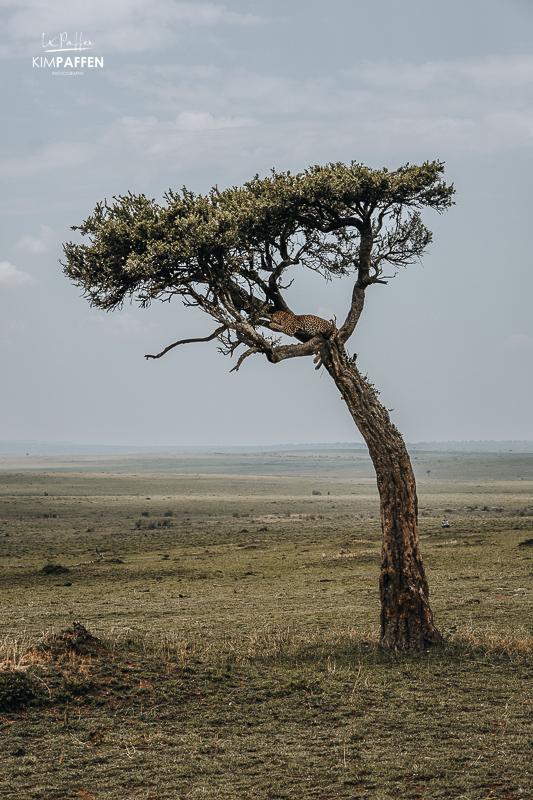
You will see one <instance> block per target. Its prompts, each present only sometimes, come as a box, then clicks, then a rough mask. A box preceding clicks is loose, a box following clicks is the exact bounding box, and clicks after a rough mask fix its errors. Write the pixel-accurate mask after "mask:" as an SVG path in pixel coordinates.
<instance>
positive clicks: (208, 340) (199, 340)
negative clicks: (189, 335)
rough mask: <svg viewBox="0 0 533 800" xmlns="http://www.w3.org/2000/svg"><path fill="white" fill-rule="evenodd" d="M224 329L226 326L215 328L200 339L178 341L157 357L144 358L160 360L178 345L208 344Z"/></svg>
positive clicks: (146, 356)
mask: <svg viewBox="0 0 533 800" xmlns="http://www.w3.org/2000/svg"><path fill="white" fill-rule="evenodd" d="M226 329H227V326H226V325H221V326H220V328H217V329H216V331H214V332H213V333H212V334H211V336H204V337H203V338H200V339H180V340H179V342H174V344H169V346H168V347H165V349H164V350H161V352H160V353H158V354H157V355H155V356H151V355H145V358H161V356H164V355H165V353H168V351H169V350H172V348H173V347H177V346H178V345H179V344H192V343H193V342H210V341H212V339H216V337H217V336H220V334H221V333H222V332H223V331H225V330H226Z"/></svg>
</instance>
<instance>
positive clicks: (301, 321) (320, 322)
mask: <svg viewBox="0 0 533 800" xmlns="http://www.w3.org/2000/svg"><path fill="white" fill-rule="evenodd" d="M270 328H271V330H273V331H280V332H281V333H286V334H287V336H296V335H297V334H298V333H303V334H307V335H308V336H318V334H322V335H323V336H327V337H329V336H332V335H333V334H334V333H336V332H337V327H336V325H335V323H334V322H328V321H327V320H326V319H322V317H314V316H313V315H312V314H300V315H298V314H292V313H291V312H290V311H274V313H273V314H271V315H270Z"/></svg>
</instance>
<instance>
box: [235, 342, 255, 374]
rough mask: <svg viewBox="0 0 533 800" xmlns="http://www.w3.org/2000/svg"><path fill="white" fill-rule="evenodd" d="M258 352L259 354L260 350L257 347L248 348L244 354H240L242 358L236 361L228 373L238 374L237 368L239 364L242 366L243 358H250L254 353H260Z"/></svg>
mask: <svg viewBox="0 0 533 800" xmlns="http://www.w3.org/2000/svg"><path fill="white" fill-rule="evenodd" d="M260 352H261V348H259V347H250V348H249V349H248V350H247V351H246V352H245V353H243V354H242V356H241V357H240V358H239V360H238V361H237V363H236V364H235V366H234V367H233V369H230V372H238V370H239V367H240V366H241V364H242V362H243V361H244V359H245V358H248V356H251V355H253V354H254V353H260Z"/></svg>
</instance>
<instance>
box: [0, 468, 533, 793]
mask: <svg viewBox="0 0 533 800" xmlns="http://www.w3.org/2000/svg"><path fill="white" fill-rule="evenodd" d="M447 455H448V454H439V455H438V456H435V457H434V460H433V461H432V460H431V459H430V458H429V456H426V455H425V454H424V460H423V463H422V465H421V467H423V470H424V471H425V470H426V469H430V470H431V475H430V478H429V479H428V478H425V477H423V474H422V476H420V475H419V494H420V508H421V515H420V537H421V548H422V552H423V556H424V562H425V565H426V570H427V572H428V578H429V582H430V589H431V604H432V608H433V611H434V614H435V618H436V622H437V625H438V627H439V628H440V629H441V630H442V631H443V633H444V634H445V637H446V644H445V645H444V646H443V647H440V648H436V649H433V650H431V651H430V652H427V653H420V654H405V653H383V652H381V651H380V650H379V649H378V647H377V640H378V622H379V601H378V591H377V580H378V576H379V552H380V526H379V519H378V504H377V495H376V491H375V482H374V480H373V479H372V478H371V477H369V476H367V475H365V474H363V473H364V470H365V469H366V465H365V464H364V463H363V462H361V464H360V465H359V467H358V466H357V462H355V461H354V462H353V464H352V470H353V472H354V473H355V477H354V478H350V477H349V476H348V475H347V470H349V466H350V465H349V463H348V461H347V459H346V458H344V457H343V458H342V459H340V463H339V464H338V465H337V466H338V471H337V473H335V469H334V466H333V467H332V466H331V463H332V460H331V459H330V460H328V461H326V462H324V463H325V467H324V468H323V471H324V473H325V474H322V475H321V474H320V459H318V461H317V463H314V464H313V470H314V473H313V474H308V472H309V469H310V467H309V464H310V463H311V462H310V461H308V460H305V458H307V457H305V458H304V457H303V458H302V460H301V461H298V459H297V458H294V454H292V455H291V457H290V458H291V460H289V456H287V459H286V460H285V461H284V460H283V458H282V457H281V456H279V454H278V456H279V460H280V462H281V463H280V465H279V472H280V475H279V476H276V475H274V474H268V473H269V470H270V466H269V465H268V464H267V467H268V469H267V470H266V472H267V474H263V475H239V474H237V473H234V474H231V473H230V474H217V473H216V472H213V474H207V475H194V474H187V473H182V474H170V473H168V472H164V471H161V472H159V473H143V472H142V471H141V470H140V469H138V467H139V465H138V464H137V463H136V464H135V468H136V469H138V474H132V473H130V472H127V469H126V468H127V461H124V462H123V466H124V467H125V470H124V472H123V473H121V474H118V473H112V474H111V473H106V474H102V471H101V470H100V471H96V469H94V470H93V471H92V472H88V473H81V472H79V473H71V472H68V470H65V471H59V472H54V471H41V472H31V471H30V470H28V471H26V472H22V471H19V472H18V473H8V472H6V473H4V474H3V475H2V484H1V493H0V566H1V569H0V601H1V602H0V625H1V630H2V631H3V634H2V637H1V641H0V662H1V664H0V670H2V671H0V704H1V703H2V702H3V703H4V705H3V706H2V710H0V728H1V735H2V758H1V762H0V763H1V766H0V794H1V796H2V797H6V798H17V800H18V799H19V798H35V799H37V798H39V800H56V799H57V800H59V799H61V800H63V798H65V799H66V800H70V798H91V797H95V798H102V799H106V798H113V800H115V799H116V798H123V797H133V798H142V800H158V799H159V798H178V799H179V800H181V798H195V797H205V798H230V797H234V798H239V799H240V798H265V799H266V798H275V797H278V798H290V799H291V800H298V798H327V799H328V800H329V799H330V798H359V797H360V798H373V799H374V798H375V799H376V800H380V799H381V798H394V800H395V799H396V798H399V797H401V798H404V797H405V798H432V799H433V798H436V799H438V798H454V799H455V798H459V797H465V798H468V800H488V798H506V799H508V800H518V798H528V797H529V798H531V797H533V792H532V790H531V783H532V777H531V773H532V772H533V770H532V768H531V749H532V746H533V700H532V692H531V687H532V685H533V680H532V679H533V621H532V614H531V611H532V608H531V605H532V603H531V597H532V594H531V590H532V575H533V547H531V545H527V544H524V543H525V542H527V541H528V540H529V539H531V538H533V501H532V489H533V481H532V480H531V466H532V464H533V457H529V459H528V458H527V457H524V456H521V457H517V459H516V460H515V461H513V459H512V458H511V457H507V456H505V457H504V458H503V459H498V458H496V459H494V460H492V459H491V458H489V457H487V456H483V458H482V459H479V460H475V459H472V458H471V457H470V456H464V457H460V458H459V459H458V462H457V463H456V462H454V458H452V457H451V456H450V457H447ZM443 456H445V458H444V459H443ZM203 458H204V459H206V456H203ZM468 459H470V461H468ZM215 461H216V459H215ZM519 462H520V463H519ZM415 463H417V462H415ZM95 464H96V462H91V465H92V467H94V466H95ZM439 465H441V466H439ZM442 465H444V466H442ZM98 466H101V463H99V464H98ZM141 466H142V464H141ZM215 466H216V463H215ZM234 466H235V465H234ZM326 467H327V469H326ZM76 468H77V469H79V464H78V463H77V464H76ZM104 468H105V467H104ZM358 469H360V472H358ZM439 469H442V473H443V474H441V475H437V472H438V470H439ZM454 476H455V477H454ZM528 476H529V477H528ZM313 492H315V494H313ZM316 492H320V494H316ZM328 492H329V494H328ZM170 512H172V513H170ZM443 518H447V519H448V520H449V521H450V524H451V528H450V529H446V530H443V529H442V527H441V519H443ZM341 551H344V552H341ZM324 553H325V557H324V556H323V554H324ZM58 567H63V568H64V569H65V570H68V572H67V571H61V570H59V569H57V568H58ZM75 620H79V621H80V622H81V623H82V625H83V626H85V628H86V629H87V630H88V631H89V632H90V634H92V635H93V636H94V637H96V641H93V640H86V639H85V638H84V635H82V636H81V637H77V638H76V633H75V630H74V629H73V627H72V626H73V623H74V621H75ZM65 630H70V631H71V634H70V635H69V636H66V637H65V636H64V635H63V633H62V632H63V631H65ZM73 641H74V645H73ZM13 670H15V671H17V675H18V677H17V675H15V676H13ZM21 674H23V675H24V679H23V680H21V678H20V675H21ZM10 692H11V693H12V695H10ZM17 692H18V694H17ZM11 696H13V697H14V698H15V699H14V701H13V702H12V703H10V701H9V698H10V697H11ZM17 697H18V698H19V699H18V700H17V699H16V698H17Z"/></svg>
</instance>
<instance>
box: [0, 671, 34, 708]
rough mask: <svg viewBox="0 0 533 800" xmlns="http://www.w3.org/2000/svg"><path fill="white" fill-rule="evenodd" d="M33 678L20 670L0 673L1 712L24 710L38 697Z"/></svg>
mask: <svg viewBox="0 0 533 800" xmlns="http://www.w3.org/2000/svg"><path fill="white" fill-rule="evenodd" d="M36 694H37V689H36V684H35V681H34V679H33V678H31V677H30V676H29V675H27V674H26V673H25V672H21V671H20V670H18V669H10V670H6V671H5V672H0V711H13V710H15V709H18V708H24V706H27V705H28V703H30V702H31V701H32V700H33V699H34V698H35V696H36Z"/></svg>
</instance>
